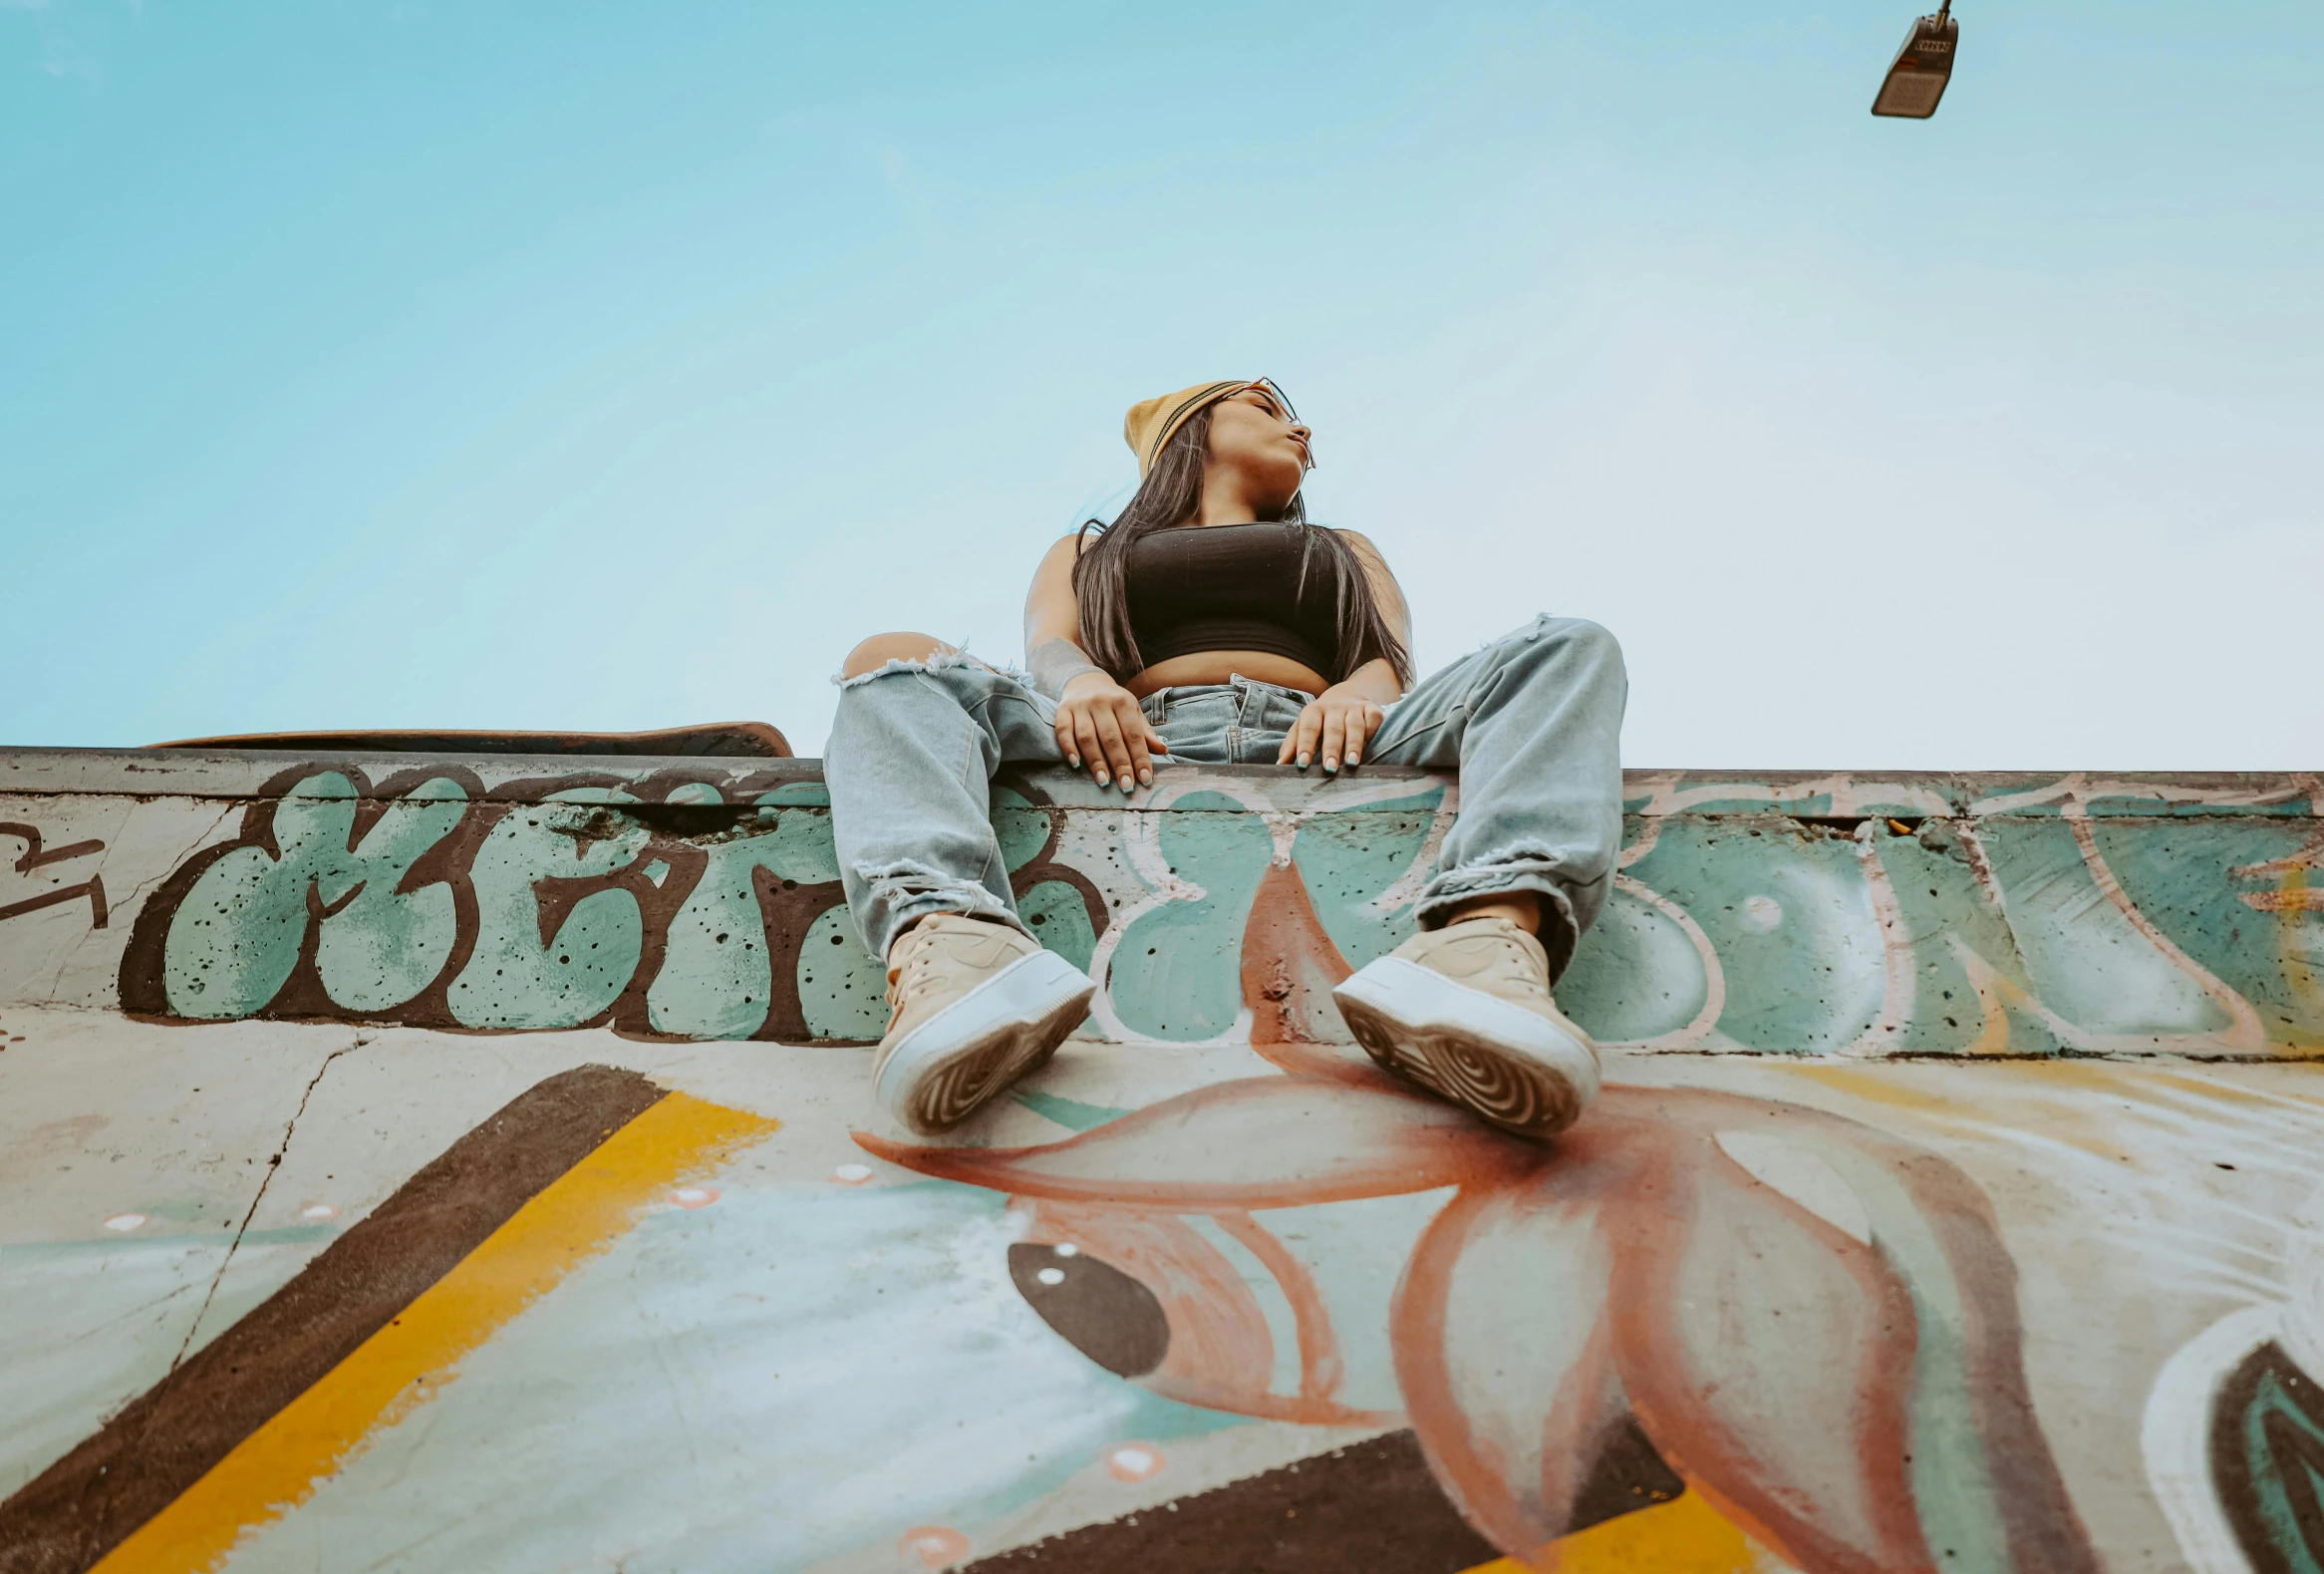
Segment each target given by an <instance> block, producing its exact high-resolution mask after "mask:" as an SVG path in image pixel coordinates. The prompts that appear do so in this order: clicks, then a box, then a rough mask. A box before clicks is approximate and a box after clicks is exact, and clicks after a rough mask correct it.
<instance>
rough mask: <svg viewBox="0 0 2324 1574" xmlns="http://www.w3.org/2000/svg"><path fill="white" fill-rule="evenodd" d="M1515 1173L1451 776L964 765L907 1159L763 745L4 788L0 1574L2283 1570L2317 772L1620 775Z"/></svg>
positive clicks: (812, 860)
mask: <svg viewBox="0 0 2324 1574" xmlns="http://www.w3.org/2000/svg"><path fill="white" fill-rule="evenodd" d="M1628 794H1629V800H1628V804H1627V809H1628V816H1627V829H1626V836H1625V844H1624V850H1623V854H1622V858H1621V865H1620V868H1619V870H1618V871H1617V873H1616V874H1615V876H1614V888H1613V890H1612V892H1611V893H1610V894H1609V899H1608V902H1607V905H1606V910H1605V916H1604V918H1603V919H1602V920H1601V921H1600V923H1599V924H1598V927H1597V928H1596V929H1594V930H1593V932H1592V933H1591V934H1590V935H1589V936H1588V937H1587V938H1586V939H1585V941H1584V943H1583V945H1582V947H1581V949H1580V951H1579V952H1578V954H1577V955H1576V957H1575V959H1574V962H1573V965H1572V968H1571V970H1570V971H1569V972H1568V974H1567V975H1566V977H1565V979H1564V980H1563V981H1562V983H1561V985H1560V990H1559V994H1560V999H1561V1001H1562V1003H1564V1004H1565V1005H1566V1006H1567V1007H1568V1009H1569V1010H1570V1011H1571V1012H1572V1013H1573V1015H1574V1016H1576V1017H1577V1018H1578V1019H1580V1020H1581V1021H1582V1022H1583V1023H1584V1024H1585V1025H1586V1026H1588V1027H1589V1028H1590V1029H1591V1030H1592V1031H1593V1032H1594V1033H1595V1034H1597V1035H1598V1038H1599V1039H1600V1041H1601V1042H1602V1043H1603V1044H1604V1045H1605V1046H1606V1047H1607V1051H1608V1055H1607V1074H1608V1083H1609V1087H1608V1091H1607V1093H1606V1095H1605V1097H1604V1099H1603V1100H1602V1102H1601V1103H1600V1104H1599V1106H1598V1108H1597V1109H1596V1110H1595V1111H1594V1112H1593V1113H1592V1115H1591V1116H1590V1117H1589V1118H1588V1119H1587V1120H1586V1121H1585V1123H1584V1124H1583V1125H1582V1126H1581V1127H1578V1128H1577V1129H1576V1131H1575V1132H1573V1133H1572V1134H1571V1135H1570V1136H1569V1137H1568V1138H1567V1139H1565V1140H1564V1141H1562V1142H1560V1143H1559V1144H1557V1145H1556V1146H1554V1147H1550V1148H1541V1147H1534V1146H1530V1145H1528V1144H1524V1143H1520V1142H1517V1141H1514V1140H1512V1139H1508V1138H1504V1137H1501V1136H1499V1135H1497V1134H1495V1133H1492V1132H1490V1131H1488V1130H1485V1129H1483V1128H1481V1127H1479V1126H1477V1125H1475V1124H1473V1123H1471V1122H1470V1121H1468V1120H1467V1119H1466V1118H1464V1117H1462V1116H1460V1115H1458V1114H1457V1113H1456V1112H1454V1111H1451V1110H1449V1109H1448V1108H1446V1107H1445V1106H1442V1105H1440V1104H1437V1103H1435V1102H1430V1101H1428V1100H1426V1099H1423V1098H1420V1097H1417V1096H1415V1095H1413V1094H1411V1093H1409V1092H1407V1091H1406V1090H1404V1089H1403V1088H1401V1087H1399V1086H1397V1085H1395V1084H1393V1083H1390V1082H1388V1081H1386V1080H1384V1079H1382V1078H1381V1077H1379V1076H1378V1075H1377V1074H1376V1073H1374V1072H1373V1070H1372V1069H1371V1067H1370V1064H1369V1062H1368V1061H1367V1060H1365V1059H1364V1057H1363V1056H1362V1055H1361V1054H1360V1052H1357V1051H1355V1050H1354V1049H1353V1048H1352V1046H1351V1045H1350V1044H1349V1043H1348V1042H1347V1035H1346V1033H1345V1030H1344V1028H1343V1026H1342V1024H1341V1023H1340V1022H1339V1021H1338V1019H1337V1017H1336V1015H1335V1014H1334V1013H1333V1011H1332V1009H1331V1006H1330V1000H1329V989H1330V986H1331V985H1332V984H1333V983H1334V982H1336V981H1337V980H1338V979H1339V978H1341V977H1344V976H1345V974H1346V973H1347V971H1348V970H1350V969H1351V968H1353V967H1357V966H1360V965H1362V963H1364V962H1365V961H1367V960H1369V959H1370V958H1371V957H1373V956H1376V955H1378V954H1380V953H1381V952H1383V951H1385V950H1386V949H1388V948H1389V947H1391V946H1393V945H1394V944H1395V943H1396V942H1397V941H1398V940H1399V939H1401V938H1402V937H1403V936H1404V935H1405V934H1407V933H1409V932H1410V927H1411V912H1410V903H1411V900H1412V898H1413V896H1414V895H1415V894H1416V892H1417V890H1418V888H1419V884H1420V881H1421V879H1422V878H1423V876H1424V875H1425V872H1426V870H1427V868H1428V866H1429V864H1430V861H1431V860H1432V859H1433V857H1434V855H1435V849H1436V846H1437V845H1438V843H1439V841H1440V839H1441V836H1442V833H1443V830H1444V828H1445V825H1446V824H1447V823H1448V821H1449V818H1450V816H1451V814H1452V812H1453V810H1454V807H1455V803H1454V800H1453V793H1452V788H1451V787H1450V784H1448V783H1447V782H1446V781H1444V780H1443V779H1441V778H1437V777H1431V776H1426V775H1420V774H1414V773H1397V772H1378V771H1370V770H1367V771H1364V772H1360V773H1356V774H1352V775H1350V776H1349V777H1347V778H1346V779H1344V780H1341V781H1336V782H1333V781H1323V780H1310V779H1304V778H1301V777H1299V776H1296V775H1294V774H1292V773H1289V772H1283V771H1277V770H1273V769H1259V768H1241V769H1216V770H1213V769H1200V768H1176V769H1172V770H1170V771H1167V772H1165V773H1164V774H1163V775H1162V777H1161V778H1160V780H1159V781H1158V782H1157V783H1156V785H1155V786H1154V787H1152V788H1150V789H1145V790H1141V791H1140V792H1138V793H1137V794H1135V795H1134V796H1131V797H1129V798H1127V799H1124V798H1122V797H1120V796H1119V795H1118V794H1105V793H1101V792H1099V791H1097V790H1096V789H1095V788H1094V787H1090V786H1088V785H1087V784H1085V783H1081V782H1078V781H1076V780H1073V779H1069V778H1066V777H1064V776H1062V775H1060V774H1050V773H1035V774H1026V775H1021V776H1013V777H1009V778H1007V779H1005V780H1004V781H1003V782H1002V783H1000V784H999V785H997V787H996V789H995V793H994V825H995V830H996V832H997V835H998V838H999V845H1000V848H1001V851H1002V854H1003V856H1004V857H1005V859H1006V861H1007V862H1008V865H1009V867H1010V870H1011V872H1012V878H1013V881H1014V883H1015V885H1016V888H1017V895H1018V899H1019V902H1020V905H1021V906H1022V908H1023V910H1024V912H1025V913H1026V915H1027V916H1028V918H1030V919H1031V920H1032V922H1033V923H1034V925H1035V927H1036V932H1038V933H1039V934H1040V935H1041V936H1042V937H1043V939H1044V942H1045V943H1046V944H1048V945H1050V946H1051V947H1053V948H1054V949H1056V950H1057V951H1059V952H1060V953H1062V954H1064V955H1065V956H1067V957H1069V958H1070V959H1071V960H1073V961H1074V962H1075V963H1076V964H1078V965H1081V966H1083V967H1085V968H1087V969H1088V970H1089V971H1090V972H1091V974H1092V975H1093V976H1094V977H1096V978H1098V979H1099V980H1100V982H1101V984H1102V986H1103V988H1102V991H1101V993H1100V995H1099V997H1098V1001H1097V1004H1096V1007H1095V1009H1094V1010H1093V1012H1092V1014H1091V1017H1090V1019H1089V1020H1088V1021H1087V1022H1086V1023H1085V1024H1083V1026H1082V1027H1081V1029H1080V1030H1079V1032H1078V1033H1077V1034H1076V1035H1075V1038H1074V1040H1073V1041H1072V1042H1071V1043H1070V1044H1069V1045H1068V1046H1067V1048H1066V1049H1065V1050H1064V1051H1063V1052H1061V1053H1060V1055H1059V1057H1058V1059H1057V1061H1056V1062H1055V1063H1054V1064H1053V1066H1052V1067H1051V1068H1050V1069H1048V1070H1046V1071H1045V1072H1044V1073H1043V1074H1041V1075H1040V1076H1039V1077H1038V1078H1036V1079H1035V1080H1034V1081H1033V1082H1031V1083H1030V1084H1028V1085H1027V1086H1025V1087H1024V1088H1022V1089H1021V1090H1020V1091H1019V1092H1018V1093H1017V1096H1016V1097H1015V1098H1014V1099H1013V1100H1012V1101H1010V1102H1007V1103H1006V1104H1005V1105H1003V1106H1002V1107H1000V1108H998V1109H996V1110H994V1111H992V1112H991V1113H990V1114H989V1115H988V1116H986V1117H983V1118H981V1119H980V1120H979V1121H978V1122H977V1123H975V1124H973V1125H972V1126H971V1127H969V1128H967V1129H965V1130H964V1131H962V1132H960V1133H958V1135H957V1136H956V1137H955V1138H954V1139H952V1140H950V1141H946V1142H942V1143H930V1142H926V1141H921V1140H915V1139H912V1138H910V1137H909V1136H908V1135H907V1134H906V1133H904V1132H903V1131H901V1130H899V1129H897V1128H895V1127H892V1126H890V1125H887V1124H885V1123H884V1122H882V1121H881V1119H880V1118H879V1117H878V1116H877V1115H876V1113H875V1111H874V1110H873V1109H872V1108H871V1107H870V1105H869V1102H868V1097H867V1090H866V1083H867V1078H868V1056H867V1054H866V1052H865V1049H864V1048H863V1046H865V1045H867V1044H868V1043H869V1042H870V1041H872V1040H874V1039H876V1037H877V1036H878V1033H879V1031H880V1028H881V1026H882V1025H883V1022H884V1019H885V1006H884V1003H883V1001H882V999H881V991H882V986H883V980H882V979H881V978H880V975H879V968H878V966H877V964H876V963H875V961H874V959H872V958H871V957H870V956H868V955H866V954H865V952H864V950H863V948H862V946H861V944H860V942H859V941H858V939H857V937H856V936H855V934H854V932H853V930H852V928H851V927H850V925H849V923H848V921H847V917H846V913H845V910H844V908H843V906H842V905H841V904H840V899H839V885H838V880H839V869H838V867H837V864H836V861H835V859H834V857H833V853H832V847H831V838H830V833H829V821H828V807H827V801H826V799H825V796H824V793H823V789H822V786H821V781H820V775H819V770H818V768H817V765H816V763H815V762H812V761H798V760H788V759H779V758H759V759H752V758H718V757H705V758H686V759H678V758H651V757H638V756H621V757H604V758H578V757H572V756H567V755H560V756H554V757H537V758H524V757H506V756H490V755H481V754H478V755H469V756H464V757H463V756H459V755H456V754H447V755H441V756H438V755H428V754H422V755H381V754H371V753H367V754H340V755H333V754H330V753H328V752H327V751H326V750H325V749H323V748H321V747H320V746H318V748H317V749H315V750H312V751H308V752H303V753H298V754H292V753H280V752H276V753H235V752H227V751H205V750H201V749H180V750H170V751H144V752H107V751H72V752H41V751H14V752H0V1417H5V1418H6V1421H7V1424H6V1425H5V1426H4V1427H0V1571H5V1574H13V1571H26V1574H30V1571H43V1574H47V1571H80V1570H91V1569H105V1570H109V1571H132V1570H136V1571H147V1570H153V1571H158V1570H210V1569H232V1570H236V1571H260V1570H265V1571H273V1570H283V1571H288V1570H293V1569H296V1570H302V1571H306V1570H330V1571H340V1570H345V1571H349V1574H352V1571H356V1570H363V1571H376V1570H409V1571H424V1570H425V1571H437V1570H461V1571H469V1570H512V1571H514V1570H528V1571H529V1570H544V1571H546V1570H598V1569H602V1570H609V1571H610V1570H625V1571H645V1570H686V1571H694V1570H724V1569H734V1570H750V1571H755V1574H769V1571H799V1574H838V1571H843V1570H844V1571H873V1574H892V1571H921V1570H927V1569H939V1568H958V1569H979V1570H1002V1569H1017V1568H1025V1569H1053V1570H1075V1571H1079V1570H1087V1571H1097V1570H1106V1571H1112V1570H1125V1569H1152V1570H1156V1571H1170V1574H1211V1571H1217V1574H1228V1571H1237V1574H1241V1571H1251V1570H1264V1571H1286V1574H1289V1571H1307V1570H1315V1571H1324V1570H1330V1571H1333V1574H1339V1571H1345V1570H1366V1571H1377V1574H1403V1571H1411V1574H1464V1571H1475V1570H1482V1569H1493V1570H1495V1571H1497V1574H1516V1571H1519V1570H1522V1569H1527V1568H1533V1569H1541V1570H1550V1569H1558V1570H1565V1571H1615V1570H1658V1571H1681V1574H1714V1571H1715V1574H1745V1571H1761V1574H1764V1571H1781V1570H1796V1571H1800V1574H1826V1571H1872V1570H1878V1571H1890V1570H1898V1571H1919V1570H1929V1571H1933V1570H1947V1571H1952V1570H1961V1571H1979V1574H1982V1571H1989V1570H2011V1571H2021V1574H2051V1571H2074V1570H2097V1569H2108V1570H2142V1571H2143V1570H2179V1569H2191V1570H2198V1571H2202V1574H2230V1571H2232V1574H2247V1571H2248V1574H2277V1571H2286V1574H2290V1571H2310V1574H2312V1571H2314V1570H2316V1569H2318V1568H2320V1567H2324V1484H2320V1483H2324V1393H2320V1391H2319V1388H2318V1384H2319V1381H2324V1072H2320V1069H2319V1064H2318V1063H2319V1061H2320V1060H2324V1048H2320V1047H2324V894H2320V891H2324V820H2320V819H2319V817H2318V807H2319V804H2318V786H2317V782H2316V780H2315V779H2313V778H2309V777H2228V776H2219V777H2184V776H2179V777H2124V776H2109V775H2104V774H2099V773H2088V774H2052V775H2041V776H2013V777H1979V776H1931V775H1898V774H1878V773H1853V774H1852V773H1835V774H1825V775H1809V774H1795V775H1772V776H1771V775H1767V774H1718V773H1653V772H1633V773H1631V774H1630V777H1629V779H1628Z"/></svg>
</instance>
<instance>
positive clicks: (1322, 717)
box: [1275, 683, 1388, 771]
mask: <svg viewBox="0 0 2324 1574" xmlns="http://www.w3.org/2000/svg"><path fill="white" fill-rule="evenodd" d="M1387 719H1388V713H1387V712H1386V711H1384V710H1382V709H1381V708H1380V706H1379V703H1378V702H1377V701H1375V700H1370V699H1366V698H1365V697H1364V696H1363V695H1362V694H1361V693H1360V692H1359V691H1357V690H1356V688H1355V687H1354V686H1353V685H1351V684H1345V683H1335V684H1333V685H1332V686H1331V687H1330V688H1328V689H1325V690H1324V691H1323V692H1322V693H1321V694H1318V695H1317V696H1315V698H1313V699H1312V700H1309V701H1308V702H1307V709H1306V710H1303V711H1302V712H1300V721H1299V725H1298V726H1296V727H1294V728H1293V729H1292V730H1291V731H1290V732H1289V733H1287V734H1285V735H1284V741H1283V748H1282V750H1281V751H1279V752H1278V753H1277V755H1276V757H1275V763H1276V764H1277V765H1279V766H1288V765H1297V766H1298V767H1299V768H1300V769H1301V770H1302V771H1305V770H1307V765H1308V763H1309V762H1310V761H1312V760H1313V759H1314V758H1315V756H1316V753H1317V752H1318V751H1320V752H1321V754H1322V756H1323V769H1324V770H1326V771H1337V770H1338V769H1339V763H1340V762H1341V761H1342V760H1344V761H1346V762H1347V763H1348V764H1349V765H1351V766H1353V765H1361V764H1362V763H1363V746H1364V745H1365V744H1367V743H1369V742H1370V741H1371V739H1372V736H1373V735H1374V734H1375V733H1377V732H1378V731H1379V730H1380V724H1381V723H1382V722H1384V721H1386V720H1387Z"/></svg>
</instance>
